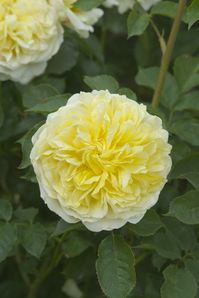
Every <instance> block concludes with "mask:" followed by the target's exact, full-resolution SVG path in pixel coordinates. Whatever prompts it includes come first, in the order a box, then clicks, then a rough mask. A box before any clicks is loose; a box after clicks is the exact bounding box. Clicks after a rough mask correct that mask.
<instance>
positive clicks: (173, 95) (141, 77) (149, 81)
mask: <svg viewBox="0 0 199 298" xmlns="http://www.w3.org/2000/svg"><path fill="white" fill-rule="evenodd" d="M158 74H159V68H158V67H149V68H140V69H139V71H138V73H137V75H136V77H135V80H136V83H137V84H138V85H140V86H144V87H148V88H151V89H153V90H154V89H155V86H156V82H157V79H158ZM178 98H179V89H178V85H177V82H176V79H175V78H174V76H172V75H171V74H170V73H167V75H166V81H165V85H164V88H163V90H162V95H161V103H162V104H163V105H164V106H165V107H167V108H169V109H172V108H173V106H174V105H175V103H176V102H177V101H178Z"/></svg>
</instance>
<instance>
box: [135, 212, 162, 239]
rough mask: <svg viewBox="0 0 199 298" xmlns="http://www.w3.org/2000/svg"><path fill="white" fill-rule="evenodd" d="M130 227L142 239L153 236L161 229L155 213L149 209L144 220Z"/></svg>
mask: <svg viewBox="0 0 199 298" xmlns="http://www.w3.org/2000/svg"><path fill="white" fill-rule="evenodd" d="M130 227H131V229H132V230H133V231H135V232H136V233H137V234H138V235H140V236H143V237H144V236H150V235H153V234H155V233H156V232H157V231H158V230H159V229H160V228H161V227H162V223H161V221H160V218H159V216H158V215H157V213H156V212H155V211H154V210H153V209H151V210H149V211H147V213H146V214H145V216H144V218H143V219H142V220H141V221H140V222H139V223H137V224H136V225H130Z"/></svg>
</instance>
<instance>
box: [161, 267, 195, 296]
mask: <svg viewBox="0 0 199 298" xmlns="http://www.w3.org/2000/svg"><path fill="white" fill-rule="evenodd" d="M163 274H164V278H165V281H164V283H163V285H162V288H161V297H162V298H195V297H196V296H195V295H196V292H197V284H196V281H195V278H194V277H193V275H192V274H191V272H190V271H188V270H187V269H186V268H179V267H177V266H174V265H169V266H168V267H167V268H166V269H165V270H164V272H163Z"/></svg>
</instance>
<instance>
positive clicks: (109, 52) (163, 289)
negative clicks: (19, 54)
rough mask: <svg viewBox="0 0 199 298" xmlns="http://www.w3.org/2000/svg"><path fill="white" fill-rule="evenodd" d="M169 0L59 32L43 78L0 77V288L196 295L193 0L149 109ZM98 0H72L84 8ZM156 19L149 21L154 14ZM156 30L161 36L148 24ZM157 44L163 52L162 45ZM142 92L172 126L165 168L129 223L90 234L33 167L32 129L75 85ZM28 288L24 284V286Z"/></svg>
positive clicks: (198, 112) (197, 54)
mask: <svg viewBox="0 0 199 298" xmlns="http://www.w3.org/2000/svg"><path fill="white" fill-rule="evenodd" d="M177 2H178V1H161V2H159V3H157V4H156V5H155V6H154V7H153V8H152V9H151V10H150V11H148V12H146V11H144V10H143V9H142V8H141V6H140V5H138V4H137V5H136V7H135V9H133V10H132V11H129V12H127V13H125V14H118V12H117V10H116V9H115V8H113V9H105V14H104V16H103V18H102V19H101V20H100V22H99V23H98V24H97V26H96V28H95V33H94V34H92V35H91V36H90V37H89V38H88V39H81V38H79V37H78V36H77V35H75V33H73V32H71V31H70V32H69V31H67V30H66V32H65V41H64V43H63V45H62V47H61V49H60V51H59V52H58V53H57V55H55V56H54V57H53V58H52V59H51V61H50V62H49V63H48V67H47V70H46V72H45V73H44V75H43V76H41V77H39V78H37V79H35V80H33V81H32V82H31V83H29V84H28V85H25V86H21V85H19V84H17V83H14V82H1V85H0V297H1V298H13V297H14V298H25V297H27V296H28V295H29V293H31V291H33V290H34V287H37V289H36V290H35V293H34V291H33V294H34V295H33V296H30V297H29V298H46V297H48V298H51V297H52V298H64V297H65V298H67V297H69V298H103V297H110V298H127V297H128V298H160V297H162V298H198V297H199V154H198V149H199V42H198V36H199V27H198V20H199V1H198V0H193V1H187V2H188V3H187V8H186V9H185V12H184V16H183V23H182V25H181V28H180V32H179V35H178V38H177V42H176V46H175V50H174V53H173V56H172V61H171V64H170V67H169V70H168V72H167V75H166V81H165V85H164V87H163V90H162V94H161V97H160V105H159V107H158V109H156V110H153V109H152V108H151V99H152V95H153V92H154V89H155V88H156V82H157V78H158V73H159V70H160V62H161V55H162V52H161V49H160V46H159V42H162V41H163V39H165V40H167V38H168V35H169V32H170V29H171V25H172V21H173V18H174V17H175V14H176V10H177ZM102 3H103V0H95V1H94V0H92V1H90V0H89V1H88V0H78V1H77V2H76V3H75V5H76V9H79V8H81V9H83V10H85V11H86V10H90V9H92V8H95V7H98V6H100V5H101V4H102ZM152 22H153V23H152ZM153 24H155V25H156V27H157V28H159V34H160V36H159V40H158V37H157V35H156V34H157V32H155V31H154V26H153ZM164 46H165V45H164V43H163V44H162V50H164ZM93 89H97V90H101V89H103V90H106V89H107V90H109V91H110V92H112V93H118V94H122V95H126V96H128V97H129V98H131V99H132V100H137V101H138V102H140V103H141V102H143V103H145V104H146V105H147V106H148V110H149V111H150V112H151V113H154V114H156V115H158V116H159V117H160V118H161V119H162V121H163V125H164V127H165V128H166V129H167V130H168V131H169V135H170V139H169V142H170V143H171V144H172V146H173V149H172V153H171V156H172V160H173V166H172V170H171V173H170V174H169V177H168V183H167V184H166V186H165V188H164V189H163V191H162V192H161V194H160V198H159V201H158V203H157V204H156V206H154V208H153V209H151V210H149V211H148V212H147V213H146V214H145V216H144V217H143V219H142V220H141V221H140V222H139V223H138V224H136V225H133V224H129V223H128V224H126V225H125V226H124V227H122V228H121V229H119V230H115V231H113V232H112V233H110V232H100V233H92V232H90V231H88V230H87V229H86V228H85V227H84V226H83V225H82V224H81V223H76V224H69V223H66V222H64V221H63V220H60V218H58V216H56V215H54V214H53V213H52V212H51V211H50V210H48V208H47V207H46V205H45V204H44V202H43V200H42V199H41V198H40V194H39V189H38V185H37V183H35V182H36V179H35V175H34V173H33V169H32V167H31V165H30V158H29V155H30V151H31V149H32V143H31V138H32V136H33V134H34V132H35V131H36V130H37V129H38V128H39V127H40V126H41V125H42V124H43V123H44V121H45V120H46V117H47V115H48V114H49V113H51V112H54V111H56V110H57V109H58V108H59V107H61V106H63V105H65V104H66V103H67V100H68V98H69V97H70V95H71V94H74V93H77V92H80V91H91V90H93ZM31 295H32V294H31Z"/></svg>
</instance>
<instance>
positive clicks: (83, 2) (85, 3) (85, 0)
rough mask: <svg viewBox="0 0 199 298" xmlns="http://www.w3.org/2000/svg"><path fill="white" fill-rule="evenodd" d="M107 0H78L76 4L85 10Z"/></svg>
mask: <svg viewBox="0 0 199 298" xmlns="http://www.w3.org/2000/svg"><path fill="white" fill-rule="evenodd" d="M104 1H105V0H92V1H90V0H77V2H75V4H74V5H75V6H76V7H77V8H79V9H81V10H83V11H87V10H91V9H93V8H95V7H98V6H99V5H101V4H102V3H103V2H104Z"/></svg>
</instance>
